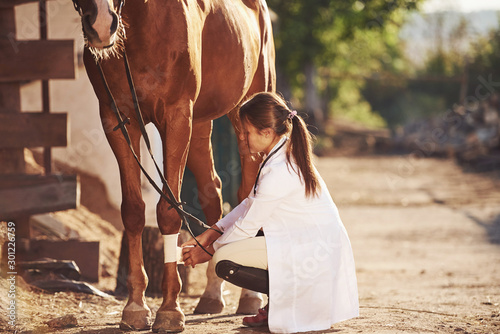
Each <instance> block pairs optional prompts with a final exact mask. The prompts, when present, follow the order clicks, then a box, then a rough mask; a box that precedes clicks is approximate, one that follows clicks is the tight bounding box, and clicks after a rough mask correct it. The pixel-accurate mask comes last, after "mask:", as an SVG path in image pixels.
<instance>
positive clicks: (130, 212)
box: [101, 110, 151, 330]
mask: <svg viewBox="0 0 500 334" xmlns="http://www.w3.org/2000/svg"><path fill="white" fill-rule="evenodd" d="M101 115H103V112H102V110H101ZM105 120H106V118H103V121H104V122H103V124H104V126H105V127H106V124H107V123H106V121H105ZM108 123H109V124H113V122H111V121H110V122H108ZM115 123H116V122H115ZM109 124H108V125H109ZM134 124H135V123H133V124H132V125H131V126H129V127H128V129H129V134H130V137H131V141H132V145H133V147H134V150H135V152H136V153H137V154H138V155H139V154H140V152H139V147H140V146H139V140H140V136H141V134H140V132H139V131H138V129H137V126H134ZM135 125H136V124H135ZM105 130H106V132H107V138H108V142H109V144H110V146H111V148H112V150H113V152H114V154H115V157H116V160H117V162H118V166H119V169H120V181H121V189H122V205H121V214H122V220H123V225H124V227H125V237H126V238H127V242H128V259H129V265H128V276H127V288H128V293H129V298H128V301H127V304H126V306H125V308H124V309H123V313H122V321H121V323H120V328H121V329H123V330H142V329H149V328H150V327H151V310H150V309H149V307H148V306H147V305H146V298H145V296H144V292H145V291H146V287H147V285H148V278H147V276H146V272H145V270H144V264H143V257H142V231H143V229H144V225H145V212H144V211H145V205H144V201H143V200H142V194H141V181H140V169H139V167H138V165H137V163H136V161H135V159H134V158H133V156H132V154H131V152H130V149H129V147H128V144H127V143H126V142H125V139H124V137H123V136H122V133H121V131H111V130H109V129H105ZM108 130H109V131H108Z"/></svg>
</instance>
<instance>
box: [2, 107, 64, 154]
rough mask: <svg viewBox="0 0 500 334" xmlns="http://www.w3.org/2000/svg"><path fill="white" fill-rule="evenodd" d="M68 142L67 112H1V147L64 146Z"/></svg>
mask: <svg viewBox="0 0 500 334" xmlns="http://www.w3.org/2000/svg"><path fill="white" fill-rule="evenodd" d="M67 144H68V115H67V114H66V113H57V114H47V113H17V114H0V149H2V148H9V149H12V148H24V147H54V146H59V147H64V146H66V145H67Z"/></svg>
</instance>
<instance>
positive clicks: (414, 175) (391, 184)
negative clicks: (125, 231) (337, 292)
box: [0, 156, 500, 334]
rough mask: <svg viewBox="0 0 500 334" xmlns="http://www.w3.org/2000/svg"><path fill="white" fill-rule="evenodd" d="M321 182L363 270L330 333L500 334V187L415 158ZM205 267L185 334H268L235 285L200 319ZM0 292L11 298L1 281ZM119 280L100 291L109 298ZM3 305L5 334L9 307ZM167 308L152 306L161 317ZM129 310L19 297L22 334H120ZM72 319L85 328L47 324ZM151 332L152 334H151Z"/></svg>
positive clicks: (329, 172) (373, 163)
mask: <svg viewBox="0 0 500 334" xmlns="http://www.w3.org/2000/svg"><path fill="white" fill-rule="evenodd" d="M317 165H318V168H319V170H320V173H321V174H322V176H323V177H324V179H325V181H326V183H327V185H328V187H329V189H330V192H331V194H332V196H333V198H334V201H335V202H336V203H337V205H338V207H339V210H340V214H341V217H342V219H343V222H344V224H345V226H346V229H347V231H348V233H349V236H350V239H351V242H352V246H353V251H354V256H355V260H356V267H357V277H358V288H359V295H360V306H361V307H360V316H359V317H358V318H356V319H352V320H349V321H345V322H342V323H339V324H336V325H334V326H333V327H332V328H331V329H330V330H328V331H324V332H321V333H402V332H407V333H500V178H499V175H498V173H496V174H495V173H490V174H474V173H467V172H464V171H463V170H462V169H461V168H460V167H458V166H456V165H455V164H454V163H453V162H452V161H450V160H438V159H414V158H412V157H411V156H372V157H349V158H342V157H335V158H327V157H323V158H319V159H318V161H317ZM204 270H205V267H204V266H198V267H197V268H196V269H194V270H192V271H191V272H190V281H191V282H192V283H191V285H190V287H189V291H188V293H186V294H184V293H183V294H182V295H181V304H182V308H183V310H184V312H185V313H186V319H187V321H186V330H185V333H193V334H210V333H241V334H244V333H268V330H267V329H264V328H261V329H249V328H244V327H243V326H242V325H241V320H242V316H241V315H235V314H234V312H235V310H236V306H237V305H236V303H237V299H238V293H239V290H238V289H237V288H235V287H234V286H229V285H227V286H226V288H225V299H226V303H227V305H226V308H225V310H224V312H223V313H222V314H218V315H194V314H193V309H194V307H195V306H196V303H197V299H198V297H199V296H200V294H201V293H202V289H203V286H204V276H203V272H204ZM1 282H2V283H1V285H0V288H1V290H7V282H6V280H1ZM111 282H112V277H107V278H105V279H103V280H102V281H101V282H100V283H99V285H98V287H100V288H101V289H104V290H106V287H107V286H108V287H109V285H110V284H112V283H111ZM3 295H4V293H3V292H2V297H0V301H1V303H2V305H1V306H0V310H1V311H2V313H3V314H2V315H1V318H0V331H2V332H3V331H8V330H13V328H11V327H9V325H8V324H6V323H5V322H4V319H5V315H6V304H5V303H6V302H7V301H6V298H5V296H3ZM160 302H161V300H160V299H154V298H148V303H149V305H150V307H151V308H152V310H153V312H155V311H156V310H157V309H158V306H159V305H160ZM124 303H125V301H124V300H120V299H115V298H114V297H108V298H103V297H97V296H90V295H84V294H76V293H65V292H61V293H56V294H45V293H41V292H36V291H35V292H29V291H27V290H25V289H23V288H22V287H18V290H17V316H18V325H17V328H15V329H17V332H18V333H52V332H56V331H57V332H58V333H88V334H94V333H95V334H97V333H103V334H114V333H121V331H120V330H119V329H118V323H119V321H120V315H121V310H122V308H123V306H124ZM68 314H73V315H74V316H75V317H76V319H77V321H78V326H77V327H73V328H66V329H60V330H56V329H53V328H49V327H48V326H47V325H46V324H45V322H47V321H49V320H51V319H54V318H57V317H60V316H64V315H68ZM142 333H144V332H142Z"/></svg>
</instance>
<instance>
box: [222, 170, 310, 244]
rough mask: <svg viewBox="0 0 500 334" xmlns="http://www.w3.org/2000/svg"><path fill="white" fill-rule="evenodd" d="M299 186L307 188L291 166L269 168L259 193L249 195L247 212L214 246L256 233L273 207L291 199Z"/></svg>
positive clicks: (262, 177)
mask: <svg viewBox="0 0 500 334" xmlns="http://www.w3.org/2000/svg"><path fill="white" fill-rule="evenodd" d="M263 172H264V171H263ZM297 188H299V189H300V191H304V190H303V186H301V182H300V180H299V177H298V176H297V175H296V174H295V173H293V172H291V171H288V170H287V169H284V170H283V169H282V168H276V169H273V170H271V168H269V169H268V172H267V173H265V174H264V173H262V174H261V180H260V182H259V186H258V188H257V193H256V194H255V196H254V195H253V194H251V195H250V196H249V197H248V198H247V200H248V204H247V210H246V212H245V213H244V214H243V215H242V216H240V217H239V218H238V219H237V220H236V221H235V222H234V224H233V225H232V226H230V227H228V228H227V229H226V230H225V231H224V234H223V235H222V236H220V237H219V239H217V240H216V241H215V242H214V249H215V250H217V249H219V248H220V247H222V246H224V245H226V244H229V243H232V242H235V241H240V240H244V239H248V238H252V237H255V235H256V234H257V232H258V231H259V229H260V228H262V227H263V226H264V225H265V223H266V221H267V220H268V218H269V217H270V216H271V215H272V214H273V211H274V210H275V209H276V208H277V207H278V206H279V205H280V204H281V203H283V202H284V201H286V200H287V198H288V197H289V194H290V193H292V192H293V191H297V190H298V189H297Z"/></svg>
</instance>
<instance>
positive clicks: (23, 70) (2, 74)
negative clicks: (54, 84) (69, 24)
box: [0, 40, 75, 82]
mask: <svg viewBox="0 0 500 334" xmlns="http://www.w3.org/2000/svg"><path fill="white" fill-rule="evenodd" d="M73 43H74V41H73V40H54V41H6V40H0V82H10V81H24V80H48V79H74V78H75V57H74V55H73V52H74V50H73Z"/></svg>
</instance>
